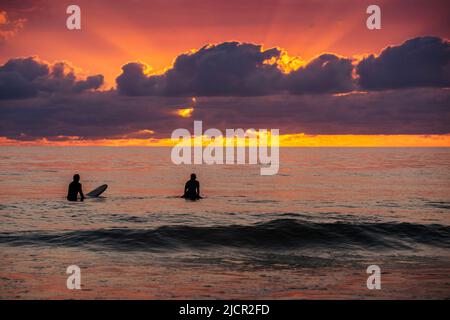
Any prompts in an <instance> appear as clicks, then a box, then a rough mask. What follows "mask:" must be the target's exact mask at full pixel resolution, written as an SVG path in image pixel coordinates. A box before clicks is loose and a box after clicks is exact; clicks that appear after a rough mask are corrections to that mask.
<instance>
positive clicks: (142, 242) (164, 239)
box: [0, 219, 450, 250]
mask: <svg viewBox="0 0 450 320" xmlns="http://www.w3.org/2000/svg"><path fill="white" fill-rule="evenodd" d="M0 243H2V244H7V245H13V246H20V245H37V246H40V245H50V246H69V247H73V246H87V247H96V248H102V247H107V248H111V249H113V250H168V249H169V250H170V249H182V248H195V249H207V248H211V247H220V246H222V247H236V248H261V249H297V248H299V249H300V248H317V247H326V248H330V249H357V248H362V249H375V248H377V249H411V248H414V247H415V246H416V245H418V244H424V245H429V246H435V247H441V248H450V227H448V226H442V225H438V224H430V225H422V224H411V223H360V224H356V223H344V222H335V223H317V222H305V221H300V220H297V219H277V220H272V221H268V222H263V223H258V224H254V225H227V226H213V227H195V226H186V225H172V226H162V227H159V228H155V229H119V228H113V229H97V230H76V231H64V232H40V231H39V232H38V231H34V232H32V231H30V232H16V233H0Z"/></svg>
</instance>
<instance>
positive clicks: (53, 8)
mask: <svg viewBox="0 0 450 320" xmlns="http://www.w3.org/2000/svg"><path fill="white" fill-rule="evenodd" d="M372 2H373V1H366V0H343V1H335V0H325V1H313V0H309V1H298V0H292V1H287V0H246V1H238V0H228V1H211V0H202V1H199V0H196V1H185V0H171V1H159V0H156V1H151V0H148V1H137V0H135V1H86V0H80V1H77V4H78V5H79V6H80V7H81V13H82V30H81V31H69V30H67V29H66V27H65V19H66V17H67V15H66V13H65V9H66V7H67V6H68V5H69V4H72V2H68V1H59V0H58V1H34V2H33V3H34V4H33V5H32V6H26V5H20V4H19V3H17V4H15V3H14V2H11V3H12V4H8V5H1V4H0V9H1V10H3V11H6V12H7V15H8V19H9V20H10V21H11V22H14V21H21V22H22V24H21V26H17V28H16V29H17V30H16V31H17V32H16V33H15V35H14V36H11V37H9V38H8V40H7V41H6V42H5V43H3V44H1V50H0V63H4V62H5V61H7V60H8V59H9V58H12V57H17V56H29V55H38V56H39V57H41V58H42V59H44V60H47V61H49V62H53V61H57V60H69V61H71V62H72V63H73V64H74V65H76V66H79V67H81V68H82V69H83V70H84V71H85V72H86V73H89V74H98V73H101V74H104V75H105V77H106V82H107V86H113V85H114V79H115V77H116V76H117V75H118V74H119V73H120V67H121V66H122V65H123V64H125V63H126V62H129V61H136V60H141V61H144V62H146V63H148V64H149V65H150V66H152V67H153V68H154V69H155V70H161V69H163V68H165V67H168V66H170V64H171V63H172V61H173V60H174V58H175V57H176V56H177V55H179V54H180V53H181V52H185V51H187V50H190V49H198V48H200V47H202V46H203V45H205V44H207V43H220V42H224V41H228V40H238V41H241V42H251V43H260V44H264V45H265V47H273V46H279V47H282V48H284V49H286V50H287V51H288V52H289V54H290V55H291V56H301V57H302V58H303V59H305V60H309V59H311V58H312V57H314V56H316V55H318V54H320V53H322V52H334V53H337V54H341V55H345V56H352V55H361V54H365V53H372V52H375V53H377V52H379V51H380V50H381V49H382V48H384V47H386V46H387V45H390V44H399V43H401V42H403V41H404V40H405V39H408V38H411V37H414V36H420V35H430V34H432V35H436V36H441V37H444V38H445V37H448V36H449V30H450V24H449V19H448V2H447V1H424V0H421V1H418V0H415V1H397V0H389V1H377V4H379V5H380V7H381V8H382V29H381V30H377V31H370V30H368V29H367V28H366V27H365V21H366V18H367V16H368V15H367V14H366V12H365V11H366V8H367V6H368V5H369V4H372Z"/></svg>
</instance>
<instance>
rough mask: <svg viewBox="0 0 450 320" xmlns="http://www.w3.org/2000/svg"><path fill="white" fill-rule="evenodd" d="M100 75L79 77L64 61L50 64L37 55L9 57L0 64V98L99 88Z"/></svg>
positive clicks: (101, 77) (101, 82)
mask: <svg viewBox="0 0 450 320" xmlns="http://www.w3.org/2000/svg"><path fill="white" fill-rule="evenodd" d="M102 84H103V76H102V75H95V76H89V77H87V78H86V79H85V80H78V79H77V77H76V76H75V73H74V69H73V67H71V66H70V65H69V64H67V63H66V62H58V63H55V64H53V65H50V64H47V63H45V62H43V61H40V60H38V59H37V58H36V57H28V58H16V59H10V60H9V61H7V62H6V63H5V64H4V65H2V66H0V99H24V98H30V97H35V96H37V95H39V94H45V93H47V94H49V93H70V92H72V93H80V92H82V91H86V90H91V89H98V88H99V87H100V86H101V85H102Z"/></svg>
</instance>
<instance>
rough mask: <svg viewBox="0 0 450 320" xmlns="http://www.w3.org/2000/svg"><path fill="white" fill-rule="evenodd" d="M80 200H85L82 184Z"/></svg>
mask: <svg viewBox="0 0 450 320" xmlns="http://www.w3.org/2000/svg"><path fill="white" fill-rule="evenodd" d="M79 192H80V199H81V201H83V200H84V194H83V188H82V187H81V184H80V191H79Z"/></svg>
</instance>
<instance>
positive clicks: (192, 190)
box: [181, 173, 202, 200]
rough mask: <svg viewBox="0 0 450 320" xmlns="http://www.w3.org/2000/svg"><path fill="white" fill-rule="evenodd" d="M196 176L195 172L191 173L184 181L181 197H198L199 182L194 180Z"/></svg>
mask: <svg viewBox="0 0 450 320" xmlns="http://www.w3.org/2000/svg"><path fill="white" fill-rule="evenodd" d="M196 179H197V176H196V175H195V173H193V174H191V179H190V180H188V181H187V182H186V185H185V186H184V195H182V196H181V197H182V198H185V199H189V200H198V199H201V198H202V197H200V183H199V182H198V181H197V180H196Z"/></svg>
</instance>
